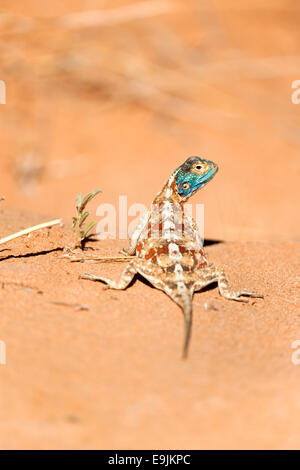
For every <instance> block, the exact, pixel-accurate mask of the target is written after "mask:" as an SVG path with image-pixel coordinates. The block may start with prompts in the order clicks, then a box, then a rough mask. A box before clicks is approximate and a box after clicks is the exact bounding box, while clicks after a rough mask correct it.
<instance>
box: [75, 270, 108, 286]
mask: <svg viewBox="0 0 300 470" xmlns="http://www.w3.org/2000/svg"><path fill="white" fill-rule="evenodd" d="M79 279H90V280H91V281H100V282H105V284H106V283H107V279H106V278H105V277H100V276H95V275H94V274H90V273H84V274H80V276H79ZM104 287H106V288H107V289H108V288H109V287H108V285H106V286H104Z"/></svg>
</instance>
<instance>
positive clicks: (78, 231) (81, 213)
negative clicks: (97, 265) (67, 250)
mask: <svg viewBox="0 0 300 470" xmlns="http://www.w3.org/2000/svg"><path fill="white" fill-rule="evenodd" d="M101 192H102V191H101V189H95V190H94V191H92V192H90V193H88V194H87V195H86V196H85V197H84V198H83V199H82V195H81V193H79V194H78V196H77V197H76V212H77V217H73V218H72V220H73V224H72V228H73V231H74V233H75V235H76V246H80V248H81V249H84V244H85V242H86V240H87V236H88V233H89V232H90V231H91V230H92V228H93V227H94V226H95V225H96V222H94V221H92V222H90V223H89V224H88V226H87V227H85V226H84V223H85V221H86V219H87V218H88V216H89V215H90V213H89V212H88V211H85V208H86V206H87V204H88V203H89V202H90V201H91V200H92V199H93V198H94V197H95V196H97V194H99V193H101Z"/></svg>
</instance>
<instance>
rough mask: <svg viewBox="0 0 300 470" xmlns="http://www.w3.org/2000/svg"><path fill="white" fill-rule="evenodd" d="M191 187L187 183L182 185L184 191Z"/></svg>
mask: <svg viewBox="0 0 300 470" xmlns="http://www.w3.org/2000/svg"><path fill="white" fill-rule="evenodd" d="M189 187H190V185H189V183H187V182H186V181H185V182H184V183H183V185H182V189H189Z"/></svg>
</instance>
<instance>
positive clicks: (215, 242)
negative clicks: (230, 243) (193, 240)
mask: <svg viewBox="0 0 300 470" xmlns="http://www.w3.org/2000/svg"><path fill="white" fill-rule="evenodd" d="M219 243H224V240H216V239H214V238H208V239H207V240H204V244H203V246H204V247H205V246H211V245H218V244H219Z"/></svg>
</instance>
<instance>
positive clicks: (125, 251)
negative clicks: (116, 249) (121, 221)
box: [120, 211, 149, 256]
mask: <svg viewBox="0 0 300 470" xmlns="http://www.w3.org/2000/svg"><path fill="white" fill-rule="evenodd" d="M148 218H149V211H147V212H145V214H144V215H143V216H142V217H141V218H140V220H139V222H138V224H137V226H136V228H135V230H134V232H133V234H132V235H131V238H130V241H129V247H128V248H127V249H126V248H123V249H122V250H121V251H120V253H122V254H123V255H127V256H134V255H135V251H136V245H137V242H138V239H139V237H140V235H141V233H142V231H143V229H144V227H145V225H146V223H147V222H148Z"/></svg>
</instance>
